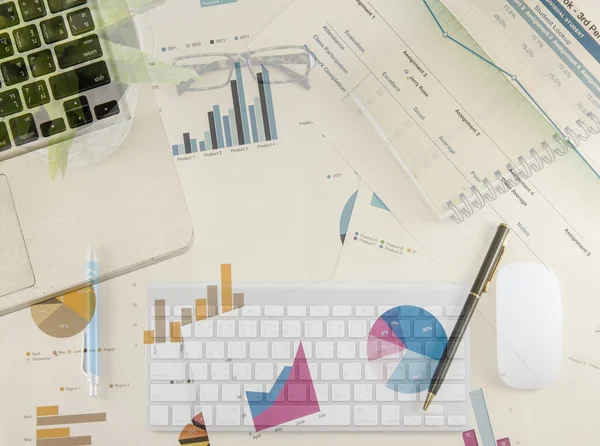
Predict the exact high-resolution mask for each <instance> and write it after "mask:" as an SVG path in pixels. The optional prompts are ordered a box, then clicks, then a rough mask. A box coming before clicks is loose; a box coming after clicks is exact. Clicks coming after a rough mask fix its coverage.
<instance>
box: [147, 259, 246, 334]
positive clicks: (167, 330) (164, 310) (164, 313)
mask: <svg viewBox="0 0 600 446" xmlns="http://www.w3.org/2000/svg"><path fill="white" fill-rule="evenodd" d="M220 287H221V289H220V295H221V304H220V305H219V285H214V284H211V285H207V286H206V288H205V289H204V290H203V295H198V296H197V297H196V298H194V299H192V301H193V305H189V306H188V305H182V306H181V308H180V309H179V311H178V313H177V315H176V316H175V315H174V317H170V314H171V312H170V306H171V305H170V302H169V298H168V297H167V298H164V299H162V298H161V299H155V300H154V301H153V315H152V319H153V322H154V329H153V330H145V331H144V344H164V343H167V342H172V343H176V342H182V341H183V334H182V333H183V331H184V329H185V327H189V326H191V325H192V324H193V323H194V322H199V321H202V320H204V319H207V318H209V317H214V316H218V315H219V314H223V313H226V312H228V311H232V310H237V309H238V308H242V307H243V306H244V293H235V292H234V291H233V277H232V268H231V264H228V263H227V264H222V265H221V284H220ZM198 294H200V292H198Z"/></svg>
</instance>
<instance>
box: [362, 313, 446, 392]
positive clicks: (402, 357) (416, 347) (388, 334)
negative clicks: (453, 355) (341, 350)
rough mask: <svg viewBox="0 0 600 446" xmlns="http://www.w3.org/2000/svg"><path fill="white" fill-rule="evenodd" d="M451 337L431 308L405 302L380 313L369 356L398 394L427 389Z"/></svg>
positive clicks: (369, 339)
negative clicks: (426, 308)
mask: <svg viewBox="0 0 600 446" xmlns="http://www.w3.org/2000/svg"><path fill="white" fill-rule="evenodd" d="M447 343H448V337H447V335H446V331H445V330H444V327H443V326H442V324H441V323H440V321H438V319H437V318H436V317H435V316H434V315H432V314H431V313H430V312H428V311H427V310H424V309H422V308H419V307H415V306H412V305H403V306H400V307H395V308H391V309H389V310H387V311H386V312H385V313H383V314H382V315H380V316H379V318H378V319H377V320H376V321H375V323H374V324H373V326H372V327H371V330H370V332H369V337H368V340H367V358H368V361H369V364H370V366H371V369H372V370H373V371H374V372H375V373H377V374H378V375H379V376H383V379H384V380H385V381H386V386H387V387H388V388H390V389H392V390H394V391H396V392H398V393H405V394H408V393H419V392H421V391H423V390H426V389H427V387H428V386H429V383H430V381H431V376H432V374H433V370H435V367H436V365H437V362H438V361H439V360H440V358H441V357H442V353H443V352H444V348H446V344H447Z"/></svg>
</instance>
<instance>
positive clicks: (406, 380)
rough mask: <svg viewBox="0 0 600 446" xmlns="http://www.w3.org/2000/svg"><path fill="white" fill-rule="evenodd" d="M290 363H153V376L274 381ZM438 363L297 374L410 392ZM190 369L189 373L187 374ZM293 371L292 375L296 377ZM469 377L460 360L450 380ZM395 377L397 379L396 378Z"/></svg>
mask: <svg viewBox="0 0 600 446" xmlns="http://www.w3.org/2000/svg"><path fill="white" fill-rule="evenodd" d="M286 365H289V364H288V363H277V364H276V367H275V364H273V363H270V362H269V363H258V364H254V365H253V364H251V363H238V362H236V363H233V364H230V363H219V362H217V363H208V362H192V363H189V364H187V363H180V362H153V363H151V364H150V379H152V380H155V381H161V380H163V381H171V380H173V381H181V380H193V381H206V380H208V379H210V380H212V381H228V380H231V379H232V380H234V381H250V380H253V379H254V380H257V381H272V380H274V379H275V378H276V377H277V376H279V374H280V373H281V371H282V370H283V368H284V367H286ZM434 371H435V364H428V363H425V362H413V361H409V362H408V365H407V364H405V363H400V364H397V363H387V364H380V363H376V364H363V363H357V362H356V363H355V362H347V363H344V364H339V363H337V362H331V363H329V362H325V363H321V364H315V363H310V364H309V370H308V373H306V372H302V373H300V375H299V376H298V377H297V378H298V379H299V380H302V381H309V380H311V379H312V380H318V379H321V380H323V381H334V380H335V381H337V380H340V381H361V380H366V381H384V380H388V382H387V384H389V385H390V386H401V388H400V389H399V390H401V391H403V392H404V393H408V390H407V389H414V386H415V385H417V384H419V383H422V382H424V381H425V380H427V379H429V378H430V377H431V376H433V372H434ZM186 372H187V373H186ZM294 374H295V373H294V372H293V371H292V372H291V374H290V378H292V379H294V378H296V377H295V376H294ZM465 377H466V368H465V363H464V362H462V361H456V362H455V363H454V364H452V367H451V368H450V370H449V372H448V375H447V377H446V379H447V381H455V380H460V381H462V380H464V379H465ZM392 379H393V381H392Z"/></svg>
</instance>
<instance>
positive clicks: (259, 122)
mask: <svg viewBox="0 0 600 446" xmlns="http://www.w3.org/2000/svg"><path fill="white" fill-rule="evenodd" d="M254 114H255V115H256V127H258V140H259V141H260V142H264V141H265V140H266V137H265V123H264V122H263V114H262V107H261V106H260V99H258V98H254Z"/></svg>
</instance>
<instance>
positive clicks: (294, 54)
mask: <svg viewBox="0 0 600 446" xmlns="http://www.w3.org/2000/svg"><path fill="white" fill-rule="evenodd" d="M242 63H244V65H245V66H246V68H247V69H248V71H250V74H251V75H252V77H253V78H254V80H255V81H257V82H259V78H262V80H261V81H260V82H263V83H269V84H285V83H290V82H296V83H298V84H300V85H301V86H302V87H303V88H305V89H307V90H308V89H310V82H309V78H308V75H309V73H310V70H311V69H312V68H313V67H314V66H315V63H314V59H313V57H312V56H311V55H310V54H309V53H308V52H307V51H306V50H305V49H304V47H301V46H278V47H271V48H264V49H260V50H255V51H247V52H244V53H206V54H193V55H189V56H181V57H177V58H176V59H174V60H173V65H174V66H177V67H181V68H187V69H191V70H194V71H195V72H196V73H198V74H199V75H200V79H193V80H192V79H190V80H189V81H184V82H180V83H179V84H178V85H177V94H179V95H181V94H183V93H185V92H188V91H207V90H216V89H218V88H223V87H226V86H227V85H229V82H230V81H231V77H232V76H233V72H234V70H241V64H242ZM265 69H266V70H267V72H268V75H267V76H268V77H267V79H265V73H264V70H265ZM236 77H239V75H236ZM239 80H240V79H238V81H239Z"/></svg>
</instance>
